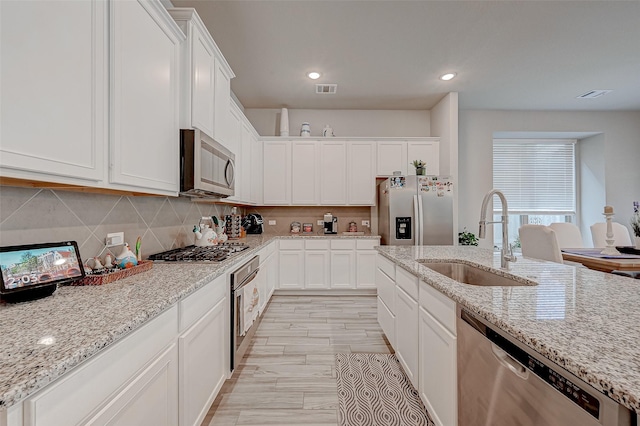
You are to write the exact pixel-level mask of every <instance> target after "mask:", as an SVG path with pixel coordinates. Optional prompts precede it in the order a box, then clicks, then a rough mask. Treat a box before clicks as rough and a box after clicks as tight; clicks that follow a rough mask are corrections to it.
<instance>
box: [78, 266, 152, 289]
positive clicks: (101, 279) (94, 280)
mask: <svg viewBox="0 0 640 426" xmlns="http://www.w3.org/2000/svg"><path fill="white" fill-rule="evenodd" d="M152 267H153V261H151V260H141V261H140V262H138V264H137V265H136V266H134V267H132V268H128V269H117V270H116V271H114V272H109V273H106V274H94V275H87V276H85V277H84V278H82V279H80V280H77V281H74V282H72V283H71V284H70V285H102V284H109V283H112V282H114V281H118V280H121V279H123V278H127V277H130V276H132V275H136V274H139V273H142V272H146V271H148V270H150V269H151V268H152Z"/></svg>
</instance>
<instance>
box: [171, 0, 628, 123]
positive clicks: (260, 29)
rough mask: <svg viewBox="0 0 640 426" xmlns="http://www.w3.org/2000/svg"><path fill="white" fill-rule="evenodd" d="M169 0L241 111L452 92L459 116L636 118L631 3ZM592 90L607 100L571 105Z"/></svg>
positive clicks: (354, 105)
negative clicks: (194, 23) (198, 27)
mask: <svg viewBox="0 0 640 426" xmlns="http://www.w3.org/2000/svg"><path fill="white" fill-rule="evenodd" d="M171 1H172V2H173V4H174V5H175V6H176V7H183V6H185V7H195V8H196V10H197V11H198V13H199V15H200V16H201V18H202V20H203V21H204V23H205V24H206V25H207V27H208V28H209V31H210V32H211V35H212V36H213V38H214V39H215V41H216V43H217V44H218V46H219V47H220V49H221V50H222V52H223V54H224V55H225V58H226V59H227V61H228V62H229V64H230V65H231V67H232V68H233V70H234V72H235V74H236V78H235V79H233V80H232V83H231V87H232V90H233V91H234V93H235V94H236V96H237V97H238V99H239V100H240V102H242V104H243V105H244V107H245V108H280V107H288V108H310V109H418V110H423V109H430V108H431V107H433V105H434V104H436V103H437V102H438V101H439V100H440V99H441V98H442V97H443V96H444V95H445V94H446V93H447V92H451V91H456V92H459V103H460V108H463V109H519V110H634V111H639V110H640V1H638V0H632V1H612V0H607V1H590V0H589V1H587V0H582V1H558V0H554V1H481V0H476V1H454V0H445V1H425V0H423V1H420V0H418V1H399V0H389V1H364V0H351V1H333V0H322V1H307V0H297V1H273V0H262V1H249V0H230V1H229V0H227V1H221V0H213V1H210V0H171ZM311 70H317V71H319V72H321V73H322V77H321V78H320V79H319V80H317V81H316V82H320V83H337V84H338V92H337V94H336V95H316V94H315V93H314V92H315V89H314V84H315V82H314V81H312V80H310V79H308V78H307V77H306V73H307V72H309V71H311ZM448 71H454V72H457V73H458V76H457V77H456V78H455V79H454V80H452V81H450V82H443V81H440V80H438V76H439V75H441V74H443V73H445V72H448ZM593 89H611V90H613V92H611V93H609V94H608V95H605V96H603V97H601V98H597V99H582V100H581V99H576V96H578V95H581V94H583V93H585V92H587V91H589V90H593Z"/></svg>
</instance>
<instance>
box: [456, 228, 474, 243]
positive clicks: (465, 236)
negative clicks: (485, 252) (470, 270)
mask: <svg viewBox="0 0 640 426" xmlns="http://www.w3.org/2000/svg"><path fill="white" fill-rule="evenodd" d="M458 244H459V245H461V246H477V245H478V237H476V234H474V233H473V232H469V231H467V228H464V229H463V230H462V232H459V233H458Z"/></svg>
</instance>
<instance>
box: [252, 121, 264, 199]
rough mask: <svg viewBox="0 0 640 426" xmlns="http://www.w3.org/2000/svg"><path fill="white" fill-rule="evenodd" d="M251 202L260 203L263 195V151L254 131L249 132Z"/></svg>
mask: <svg viewBox="0 0 640 426" xmlns="http://www.w3.org/2000/svg"><path fill="white" fill-rule="evenodd" d="M250 149H251V202H252V203H253V204H262V203H263V201H264V197H263V188H262V180H263V169H264V164H263V160H264V158H263V157H264V152H263V144H262V141H260V140H258V136H257V134H256V133H255V132H251V148H250Z"/></svg>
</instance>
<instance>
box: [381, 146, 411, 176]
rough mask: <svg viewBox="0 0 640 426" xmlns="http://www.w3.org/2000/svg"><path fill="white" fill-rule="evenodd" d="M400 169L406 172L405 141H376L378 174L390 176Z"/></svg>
mask: <svg viewBox="0 0 640 426" xmlns="http://www.w3.org/2000/svg"><path fill="white" fill-rule="evenodd" d="M396 171H400V172H402V173H401V174H403V175H406V174H407V143H406V142H400V141H380V142H378V167H377V172H378V176H391V175H393V172H396Z"/></svg>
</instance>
